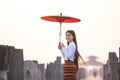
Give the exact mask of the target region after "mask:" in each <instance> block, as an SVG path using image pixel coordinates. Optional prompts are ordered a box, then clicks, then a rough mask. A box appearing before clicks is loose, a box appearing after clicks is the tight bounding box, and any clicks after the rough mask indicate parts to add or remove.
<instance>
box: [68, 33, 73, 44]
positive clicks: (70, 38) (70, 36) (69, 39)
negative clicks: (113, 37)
mask: <svg viewBox="0 0 120 80" xmlns="http://www.w3.org/2000/svg"><path fill="white" fill-rule="evenodd" d="M73 38H74V37H73V35H72V34H70V33H69V32H67V33H66V40H67V42H71V41H73Z"/></svg>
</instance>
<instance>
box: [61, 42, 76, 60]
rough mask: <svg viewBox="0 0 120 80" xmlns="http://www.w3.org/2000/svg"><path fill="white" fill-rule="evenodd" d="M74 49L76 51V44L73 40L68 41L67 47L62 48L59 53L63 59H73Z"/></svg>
mask: <svg viewBox="0 0 120 80" xmlns="http://www.w3.org/2000/svg"><path fill="white" fill-rule="evenodd" d="M75 51H76V45H75V43H74V42H73V41H72V42H70V43H69V45H68V46H67V47H64V48H62V50H61V53H62V56H63V57H64V60H71V61H74V55H75Z"/></svg>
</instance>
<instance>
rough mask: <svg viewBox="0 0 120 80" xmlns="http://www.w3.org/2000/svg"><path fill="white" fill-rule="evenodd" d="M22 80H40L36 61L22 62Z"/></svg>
mask: <svg viewBox="0 0 120 80" xmlns="http://www.w3.org/2000/svg"><path fill="white" fill-rule="evenodd" d="M24 79H25V80H41V71H40V69H38V63H37V61H24Z"/></svg>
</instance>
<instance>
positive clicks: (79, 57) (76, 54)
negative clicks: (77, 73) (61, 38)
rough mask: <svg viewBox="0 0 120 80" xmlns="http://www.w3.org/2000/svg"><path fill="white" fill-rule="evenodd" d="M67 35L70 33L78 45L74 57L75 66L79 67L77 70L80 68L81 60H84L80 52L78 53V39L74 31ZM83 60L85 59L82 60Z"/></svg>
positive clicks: (69, 31)
mask: <svg viewBox="0 0 120 80" xmlns="http://www.w3.org/2000/svg"><path fill="white" fill-rule="evenodd" d="M67 33H70V34H71V35H72V36H73V41H74V43H75V45H76V52H75V55H74V63H75V65H76V66H77V68H79V64H78V63H79V62H78V61H79V59H82V57H81V55H80V54H79V51H78V45H77V39H76V34H75V32H74V31H73V30H68V31H66V34H67ZM67 45H69V42H67ZM82 60H83V59H82Z"/></svg>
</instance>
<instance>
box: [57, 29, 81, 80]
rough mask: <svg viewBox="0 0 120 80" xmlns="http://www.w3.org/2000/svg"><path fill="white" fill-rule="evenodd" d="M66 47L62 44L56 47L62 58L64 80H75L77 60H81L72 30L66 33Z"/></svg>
mask: <svg viewBox="0 0 120 80" xmlns="http://www.w3.org/2000/svg"><path fill="white" fill-rule="evenodd" d="M66 40H67V47H65V46H64V44H63V43H60V44H59V45H58V48H59V49H60V51H61V53H62V55H63V57H64V61H65V62H64V80H76V75H77V69H78V60H79V58H82V57H81V56H80V54H79V52H78V49H77V41H76V35H75V32H74V31H73V30H68V31H67V32H66Z"/></svg>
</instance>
